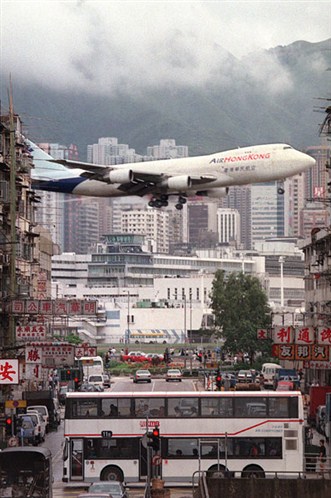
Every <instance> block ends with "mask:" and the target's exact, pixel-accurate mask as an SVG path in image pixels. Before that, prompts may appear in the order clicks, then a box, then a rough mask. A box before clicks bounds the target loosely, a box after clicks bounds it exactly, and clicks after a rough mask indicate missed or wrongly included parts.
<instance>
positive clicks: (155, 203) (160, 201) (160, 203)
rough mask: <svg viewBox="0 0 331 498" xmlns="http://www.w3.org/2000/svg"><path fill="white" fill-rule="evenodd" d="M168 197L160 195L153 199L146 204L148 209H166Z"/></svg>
mask: <svg viewBox="0 0 331 498" xmlns="http://www.w3.org/2000/svg"><path fill="white" fill-rule="evenodd" d="M168 204H169V203H168V196H167V195H161V196H160V197H153V199H151V200H150V201H149V203H148V205H149V207H156V208H161V207H166V206H168Z"/></svg>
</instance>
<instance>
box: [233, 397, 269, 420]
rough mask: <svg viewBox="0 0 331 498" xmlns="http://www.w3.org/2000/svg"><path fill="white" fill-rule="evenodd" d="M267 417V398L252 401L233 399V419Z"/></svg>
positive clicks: (248, 399) (249, 399)
mask: <svg viewBox="0 0 331 498" xmlns="http://www.w3.org/2000/svg"><path fill="white" fill-rule="evenodd" d="M266 415H267V398H258V399H256V400H254V401H252V399H251V398H248V397H247V398H246V397H245V398H236V399H235V417H248V418H261V417H266Z"/></svg>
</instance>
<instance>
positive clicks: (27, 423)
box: [16, 415, 38, 446]
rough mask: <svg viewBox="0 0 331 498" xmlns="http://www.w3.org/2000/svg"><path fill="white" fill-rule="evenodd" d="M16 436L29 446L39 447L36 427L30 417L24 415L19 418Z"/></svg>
mask: <svg viewBox="0 0 331 498" xmlns="http://www.w3.org/2000/svg"><path fill="white" fill-rule="evenodd" d="M16 435H17V437H18V438H19V439H20V440H23V441H26V442H27V443H28V444H32V445H33V446H37V445H38V436H36V425H35V423H34V421H33V420H32V417H30V416H29V415H22V416H21V417H19V418H18V424H17V432H16ZM22 446H23V444H22Z"/></svg>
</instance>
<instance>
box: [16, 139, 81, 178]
mask: <svg viewBox="0 0 331 498" xmlns="http://www.w3.org/2000/svg"><path fill="white" fill-rule="evenodd" d="M26 143H27V144H28V146H29V152H30V154H31V155H32V157H33V162H34V166H35V167H34V169H32V171H31V178H32V179H33V180H42V181H49V180H57V179H60V178H61V179H64V178H72V177H73V176H74V173H73V172H72V171H71V170H70V169H68V168H66V167H65V166H63V165H62V164H58V163H54V162H51V161H52V160H53V159H54V158H53V157H52V156H51V155H50V154H48V153H47V152H45V151H44V150H42V149H41V148H40V147H38V145H36V144H35V143H33V142H31V140H26ZM76 176H77V175H76Z"/></svg>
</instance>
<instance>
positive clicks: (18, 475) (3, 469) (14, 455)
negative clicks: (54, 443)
mask: <svg viewBox="0 0 331 498" xmlns="http://www.w3.org/2000/svg"><path fill="white" fill-rule="evenodd" d="M0 497H1V498H7V497H8V498H9V497H17V498H19V497H24V498H37V497H38V498H40V497H43V498H52V457H51V452H50V450H49V449H47V448H31V447H28V446H23V447H19V448H5V449H4V450H3V451H1V452H0Z"/></svg>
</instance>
